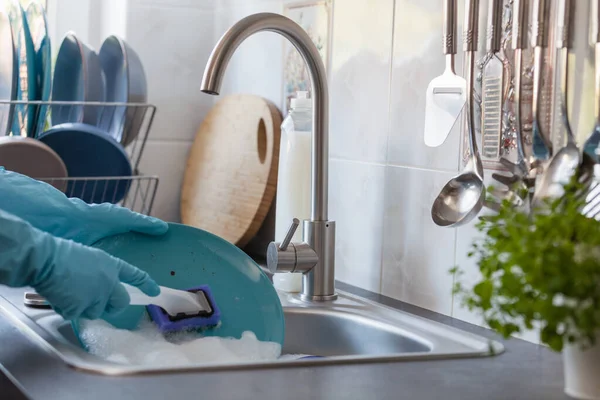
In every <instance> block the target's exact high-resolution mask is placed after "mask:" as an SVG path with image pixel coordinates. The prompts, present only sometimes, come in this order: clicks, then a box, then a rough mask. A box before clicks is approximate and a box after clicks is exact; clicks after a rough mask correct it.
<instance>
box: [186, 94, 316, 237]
mask: <svg viewBox="0 0 600 400" xmlns="http://www.w3.org/2000/svg"><path fill="white" fill-rule="evenodd" d="M280 127H281V113H280V112H279V110H278V109H277V107H275V105H273V104H272V103H270V102H269V101H267V100H265V99H263V98H261V97H258V96H253V95H232V96H225V97H223V98H221V99H220V100H219V102H218V103H217V104H216V105H215V106H214V107H213V108H212V109H211V111H210V112H209V113H208V115H207V116H206V118H205V119H204V121H203V122H202V125H201V126H200V129H199V130H198V133H197V134H196V138H195V139H194V143H193V145H192V148H191V150H190V153H189V156H188V160H187V166H186V170H185V175H184V179H183V187H182V192H181V220H182V222H183V223H184V224H186V225H191V226H194V227H197V228H201V229H204V230H206V231H209V232H211V233H213V234H215V235H217V236H220V237H222V238H223V239H225V240H227V241H229V242H231V243H233V244H235V245H237V246H238V247H243V246H245V245H246V244H247V243H248V242H249V241H250V239H252V237H253V236H254V235H255V234H256V233H257V232H258V230H259V228H260V227H261V225H262V223H263V221H264V219H265V217H266V215H267V213H268V211H269V207H270V206H271V204H272V202H273V201H274V199H275V192H276V188H277V168H278V163H279V139H280V133H281V132H280ZM307 168H308V166H307Z"/></svg>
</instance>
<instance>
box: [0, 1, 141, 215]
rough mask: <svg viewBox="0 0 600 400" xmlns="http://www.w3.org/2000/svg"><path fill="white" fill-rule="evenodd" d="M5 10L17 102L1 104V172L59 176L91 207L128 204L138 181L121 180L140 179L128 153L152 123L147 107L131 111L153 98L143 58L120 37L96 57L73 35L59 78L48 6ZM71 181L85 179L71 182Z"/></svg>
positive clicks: (1, 21) (0, 41) (13, 4)
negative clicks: (127, 197) (53, 57)
mask: <svg viewBox="0 0 600 400" xmlns="http://www.w3.org/2000/svg"><path fill="white" fill-rule="evenodd" d="M1 4H2V5H3V6H4V8H3V9H2V10H0V53H1V54H0V98H3V99H6V100H13V101H11V102H10V104H2V105H0V136H4V137H0V166H4V167H5V168H6V169H8V170H12V171H16V172H19V173H23V174H26V175H28V176H31V177H34V178H37V179H44V180H48V178H59V179H56V180H51V181H50V182H51V183H52V184H53V185H54V186H55V187H57V188H59V189H60V190H63V191H65V192H66V193H67V195H69V196H70V197H79V198H81V199H83V200H84V201H86V202H88V203H100V202H104V201H110V202H113V203H117V202H119V201H121V200H122V199H123V198H124V196H125V195H126V193H127V190H128V189H129V185H130V181H129V180H127V179H114V178H115V177H128V176H131V175H132V174H133V171H132V166H131V162H130V160H129V157H128V155H127V152H126V150H125V147H126V146H127V145H129V144H131V143H132V142H133V141H134V140H135V139H136V137H137V135H138V133H139V131H140V130H141V128H142V124H143V122H144V117H145V115H144V111H145V109H144V108H141V107H135V106H130V105H128V104H130V103H140V104H144V103H145V102H146V99H147V89H146V77H145V73H144V70H143V67H142V64H141V62H140V59H139V57H138V56H137V54H136V53H135V52H134V51H133V49H131V48H130V47H129V45H127V43H125V41H123V40H122V39H120V38H118V37H116V36H110V37H108V38H107V39H106V40H105V41H104V43H103V45H102V47H101V49H100V51H99V52H98V53H96V51H94V49H92V48H91V47H90V46H89V45H87V44H86V43H84V42H82V41H81V40H80V39H79V38H78V37H77V36H76V35H75V34H74V33H73V32H69V33H67V34H66V35H65V37H64V39H63V41H62V43H61V45H60V49H59V51H58V56H57V59H56V63H55V67H54V73H53V74H52V66H51V62H50V57H51V47H50V39H49V37H48V25H47V20H46V14H45V12H44V9H43V7H42V6H41V5H40V4H38V3H35V2H32V3H31V4H30V5H29V6H28V7H27V9H26V10H24V9H22V8H21V6H20V3H19V1H18V0H4V2H3V3H1ZM15 100H16V101H15ZM50 100H51V101H50ZM31 101H38V102H37V103H31ZM40 101H41V102H40ZM42 153H43V154H44V156H41V154H42ZM66 177H69V178H81V179H69V180H68V184H66V183H67V181H65V180H64V178H66ZM60 178H63V179H60ZM111 178H112V179H111Z"/></svg>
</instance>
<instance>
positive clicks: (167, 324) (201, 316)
mask: <svg viewBox="0 0 600 400" xmlns="http://www.w3.org/2000/svg"><path fill="white" fill-rule="evenodd" d="M125 288H126V289H127V292H128V293H129V297H130V298H131V300H130V304H135V305H145V306H146V309H147V310H148V314H150V318H151V319H152V321H154V323H155V324H156V325H157V326H158V329H159V330H160V331H161V332H174V331H180V330H190V329H203V328H209V327H213V326H217V325H218V324H219V322H220V320H221V312H220V310H219V308H218V307H217V305H216V303H215V300H214V297H213V295H212V292H211V290H210V287H209V286H208V285H201V286H198V287H194V288H191V289H187V290H176V289H171V288H168V287H164V286H160V294H159V295H158V296H156V297H151V296H148V295H146V294H144V293H143V292H142V291H141V290H139V289H138V288H136V287H134V286H131V285H125Z"/></svg>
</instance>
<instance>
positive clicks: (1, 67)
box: [0, 9, 19, 136]
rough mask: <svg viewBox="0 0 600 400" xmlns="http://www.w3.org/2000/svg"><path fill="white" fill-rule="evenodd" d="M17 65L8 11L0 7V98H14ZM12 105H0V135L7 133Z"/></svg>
mask: <svg viewBox="0 0 600 400" xmlns="http://www.w3.org/2000/svg"><path fill="white" fill-rule="evenodd" d="M18 70H19V65H18V61H17V53H16V51H15V46H14V45H13V40H12V28H11V25H10V19H9V17H8V13H7V12H6V11H5V10H2V9H0V99H4V100H16V98H17V81H18V72H17V71H18ZM14 109H15V108H14V105H12V104H2V105H0V136H4V135H9V134H10V130H11V128H12V119H13V115H14Z"/></svg>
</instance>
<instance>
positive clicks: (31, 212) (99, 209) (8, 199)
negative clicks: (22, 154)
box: [0, 167, 168, 245]
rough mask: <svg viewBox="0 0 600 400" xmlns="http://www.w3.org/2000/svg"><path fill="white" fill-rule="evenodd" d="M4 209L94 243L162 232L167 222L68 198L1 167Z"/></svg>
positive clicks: (64, 235)
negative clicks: (125, 235) (122, 235)
mask: <svg viewBox="0 0 600 400" xmlns="http://www.w3.org/2000/svg"><path fill="white" fill-rule="evenodd" d="M0 193H1V195H0V210H4V211H6V212H8V213H10V214H13V215H15V216H17V217H19V218H21V219H24V220H25V221H27V222H29V223H30V224H31V225H32V226H33V227H35V228H37V229H40V230H42V231H44V232H48V233H50V234H52V235H54V236H58V237H61V238H64V239H70V240H73V241H76V242H78V243H82V244H86V245H91V244H93V243H95V242H96V241H98V240H100V239H102V238H104V237H107V236H112V235H116V234H118V233H124V232H128V231H134V232H139V233H145V234H149V235H162V234H164V233H165V232H166V231H167V230H168V225H167V223H166V222H164V221H161V220H159V219H157V218H152V217H148V216H145V215H142V214H138V213H135V212H133V211H130V210H129V209H127V208H124V207H119V206H116V205H114V204H110V203H103V204H87V203H86V202H84V201H83V200H81V199H78V198H68V197H67V196H65V194H64V193H63V192H61V191H60V190H58V189H56V188H55V187H53V186H51V185H49V184H47V183H45V182H40V181H37V180H35V179H31V178H29V177H27V176H25V175H21V174H18V173H16V172H11V171H6V170H4V168H2V167H0Z"/></svg>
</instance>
